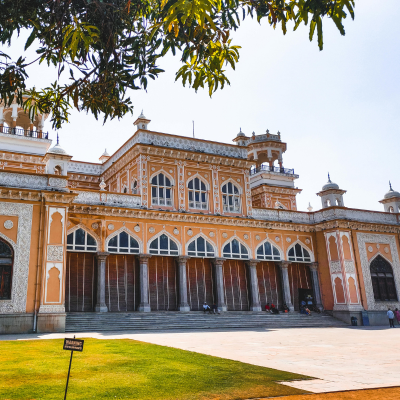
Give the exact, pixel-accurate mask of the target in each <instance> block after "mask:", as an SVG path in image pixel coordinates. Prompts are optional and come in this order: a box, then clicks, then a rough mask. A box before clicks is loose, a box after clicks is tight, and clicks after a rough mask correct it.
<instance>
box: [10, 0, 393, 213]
mask: <svg viewBox="0 0 400 400" xmlns="http://www.w3.org/2000/svg"><path fill="white" fill-rule="evenodd" d="M376 5H377V2H376V1H374V0H362V1H356V9H355V11H356V18H355V21H351V20H350V19H348V20H347V21H346V22H345V29H346V36H344V37H343V36H341V35H340V34H339V32H338V31H337V29H336V28H335V27H334V25H333V23H332V22H331V21H329V20H326V21H325V26H324V50H323V51H322V52H320V51H319V50H318V46H317V43H316V40H315V39H314V41H313V42H311V43H310V42H309V40H308V30H307V28H302V29H299V30H297V31H296V32H292V31H289V32H288V33H287V35H286V36H283V34H282V32H281V31H280V30H278V29H277V30H276V31H274V30H273V29H272V28H271V27H270V26H269V25H268V24H267V23H262V24H261V25H259V24H258V23H257V22H256V21H252V20H248V21H246V22H245V23H244V24H243V25H242V27H241V28H240V29H239V30H238V31H237V32H236V33H235V34H234V36H233V38H234V42H235V44H238V45H241V46H242V49H241V58H240V62H239V64H238V66H237V69H236V71H231V72H230V73H229V78H230V81H231V86H228V87H226V88H225V89H223V90H222V91H220V92H217V93H215V94H214V95H213V97H212V98H211V99H210V98H209V96H208V92H207V91H199V92H198V93H195V92H194V91H193V90H192V89H189V88H183V87H182V85H181V83H179V82H177V83H175V82H174V76H175V71H176V70H177V69H178V68H179V60H178V59H177V58H174V57H168V58H167V59H165V60H164V61H163V64H162V65H161V67H163V68H164V69H166V71H167V72H166V73H164V74H162V76H161V77H160V78H159V79H157V80H156V81H154V82H151V83H150V86H149V88H148V90H147V92H144V91H136V92H132V93H131V99H132V101H133V104H134V105H135V112H134V115H133V116H131V115H127V116H126V117H124V118H123V119H122V120H120V121H111V122H107V123H106V124H105V125H103V124H102V122H101V121H96V120H95V119H94V117H92V116H91V115H86V114H85V113H78V112H73V113H72V115H71V119H70V123H69V124H67V125H66V126H65V127H63V128H62V129H61V130H60V132H59V133H60V140H61V144H62V146H63V147H64V148H65V149H66V150H67V151H68V152H69V153H70V154H72V155H73V156H74V159H76V160H82V161H91V162H96V161H97V160H98V158H99V157H100V155H101V154H102V153H103V151H104V148H107V150H108V152H109V153H112V152H114V151H115V150H117V149H118V147H119V146H120V145H121V144H123V143H124V142H125V141H126V140H127V139H128V138H129V137H130V136H131V135H132V134H133V133H134V131H135V129H134V126H133V122H134V120H135V119H136V117H137V116H138V115H139V114H140V111H141V110H142V109H143V110H144V113H145V115H146V117H148V118H150V119H151V120H152V122H151V125H150V128H151V129H153V130H156V131H160V132H167V133H172V134H177V135H183V136H191V135H192V121H193V120H194V121H195V132H196V137H197V138H202V139H208V140H218V141H221V142H226V143H232V142H231V140H232V139H233V138H234V137H235V135H236V134H237V133H238V132H239V129H240V128H242V130H243V132H245V133H246V134H248V135H250V134H251V132H253V131H255V132H256V134H261V133H263V132H265V130H266V129H269V130H270V131H271V133H276V132H277V131H278V130H279V131H280V132H281V134H282V140H283V141H286V142H287V144H288V149H287V151H286V153H285V154H284V156H283V164H284V166H285V167H287V168H294V170H295V172H296V173H297V174H299V175H300V178H299V179H298V180H297V181H296V186H297V187H299V188H301V189H303V192H302V193H301V194H300V195H298V196H297V201H298V209H299V210H302V211H306V207H307V205H308V202H311V205H312V206H313V207H314V209H319V208H320V199H319V198H318V197H317V196H316V193H317V192H318V191H319V190H320V189H321V187H322V185H323V184H324V183H325V182H326V181H327V174H328V172H330V174H331V178H332V181H334V182H336V183H338V184H339V185H340V187H341V188H343V189H346V190H347V191H348V192H347V193H346V194H345V196H344V202H345V205H346V206H347V207H352V208H361V209H370V210H383V206H382V205H381V204H379V203H378V201H379V200H381V199H382V198H383V195H384V194H385V193H386V192H387V190H388V181H389V180H391V181H392V185H393V188H394V189H397V190H399V191H400V175H399V173H398V171H399V170H400V157H399V150H400V146H399V125H400V112H399V106H400V90H399V89H400V84H399V64H400V24H399V23H398V19H399V14H400V11H399V8H398V1H396V0H386V1H385V2H384V6H382V7H377V6H376ZM389 10H390V12H389ZM25 37H26V36H25V35H24V37H21V38H20V39H18V41H17V42H15V43H14V44H13V47H12V48H11V49H9V51H8V52H9V53H11V54H18V51H19V49H20V48H22V47H23V45H24V43H25ZM6 52H7V51H6ZM30 54H31V52H29V53H28V56H30ZM54 79H55V71H52V70H49V69H48V68H47V67H45V66H38V67H35V69H34V70H32V72H31V77H30V79H29V84H30V85H36V86H37V87H40V86H43V85H45V84H48V83H49V82H51V81H54ZM45 129H46V130H49V131H50V132H51V126H50V124H49V123H47V125H46V127H45ZM50 135H51V138H53V139H55V136H56V134H55V132H51V133H50Z"/></svg>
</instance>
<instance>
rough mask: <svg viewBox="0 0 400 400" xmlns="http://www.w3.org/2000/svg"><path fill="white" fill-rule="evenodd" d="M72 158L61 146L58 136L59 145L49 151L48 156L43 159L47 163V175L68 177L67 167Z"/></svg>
mask: <svg viewBox="0 0 400 400" xmlns="http://www.w3.org/2000/svg"><path fill="white" fill-rule="evenodd" d="M71 158H72V156H70V155H69V154H68V153H67V152H66V151H65V150H64V149H63V148H62V147H61V146H60V141H59V137H58V134H57V143H56V144H55V146H53V147H52V148H51V149H49V150H48V152H47V153H46V155H45V156H44V157H43V161H44V162H45V163H46V173H47V174H51V175H63V176H67V172H68V169H67V165H68V161H69V160H71Z"/></svg>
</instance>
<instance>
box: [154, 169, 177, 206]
mask: <svg viewBox="0 0 400 400" xmlns="http://www.w3.org/2000/svg"><path fill="white" fill-rule="evenodd" d="M151 204H153V205H156V206H172V185H171V181H170V180H169V178H167V177H166V176H165V175H164V174H158V175H156V176H154V177H153V179H152V180H151Z"/></svg>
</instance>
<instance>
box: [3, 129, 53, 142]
mask: <svg viewBox="0 0 400 400" xmlns="http://www.w3.org/2000/svg"><path fill="white" fill-rule="evenodd" d="M0 133H6V134H9V135H16V136H25V137H31V138H37V139H48V138H49V133H48V132H40V131H31V130H25V129H22V128H12V127H10V126H0Z"/></svg>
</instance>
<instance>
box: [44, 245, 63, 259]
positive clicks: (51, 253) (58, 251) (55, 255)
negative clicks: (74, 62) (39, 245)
mask: <svg viewBox="0 0 400 400" xmlns="http://www.w3.org/2000/svg"><path fill="white" fill-rule="evenodd" d="M63 258H64V247H63V246H54V245H48V246H47V261H61V262H62V261H63Z"/></svg>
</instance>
